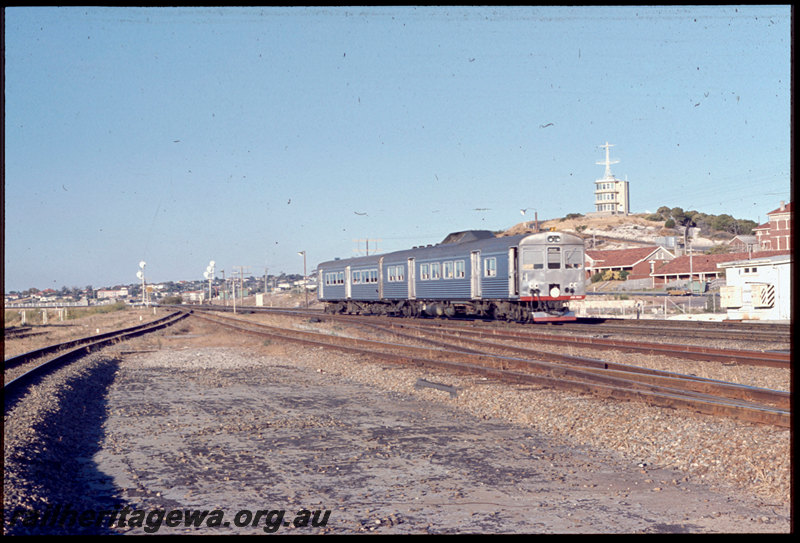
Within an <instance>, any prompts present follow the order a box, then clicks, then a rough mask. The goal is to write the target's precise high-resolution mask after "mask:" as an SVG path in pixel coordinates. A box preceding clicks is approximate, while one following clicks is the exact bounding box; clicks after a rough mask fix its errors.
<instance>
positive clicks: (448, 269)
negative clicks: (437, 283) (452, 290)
mask: <svg viewBox="0 0 800 543" xmlns="http://www.w3.org/2000/svg"><path fill="white" fill-rule="evenodd" d="M452 278H453V262H452V261H450V262H444V263H443V264H442V279H452Z"/></svg>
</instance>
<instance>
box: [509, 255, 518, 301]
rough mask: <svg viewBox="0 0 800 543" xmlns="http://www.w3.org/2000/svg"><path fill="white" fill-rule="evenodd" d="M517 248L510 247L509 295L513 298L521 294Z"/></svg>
mask: <svg viewBox="0 0 800 543" xmlns="http://www.w3.org/2000/svg"><path fill="white" fill-rule="evenodd" d="M517 252H518V251H517V248H516V247H509V248H508V295H509V296H510V297H512V298H515V297H517V296H519V281H517V278H518V276H519V274H518V273H517Z"/></svg>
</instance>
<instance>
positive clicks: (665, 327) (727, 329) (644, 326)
mask: <svg viewBox="0 0 800 543" xmlns="http://www.w3.org/2000/svg"><path fill="white" fill-rule="evenodd" d="M198 309H200V310H211V311H224V312H230V311H232V308H230V307H222V306H199V307H198ZM238 312H239V313H241V314H247V313H253V312H255V313H271V314H283V315H298V316H300V315H307V316H319V317H321V318H332V317H340V316H341V317H348V316H349V317H353V315H338V314H337V315H331V314H329V313H323V312H322V311H321V310H314V309H303V308H267V307H251V306H240V307H239V308H238ZM369 318H372V319H375V318H389V317H380V316H369ZM391 318H395V319H398V320H408V319H402V318H400V317H391ZM411 320H418V321H421V322H429V321H431V320H438V319H425V318H420V319H411ZM447 322H449V323H471V324H473V325H475V326H485V327H486V328H500V329H506V328H512V329H514V328H517V329H520V328H522V329H530V330H536V329H547V330H551V331H552V330H554V329H558V330H559V331H570V332H578V333H592V334H614V333H618V334H625V335H645V336H656V337H669V336H676V337H682V338H698V339H720V340H728V341H758V342H767V343H768V342H775V343H783V344H787V345H788V344H789V343H790V342H791V338H792V336H791V331H792V328H791V325H789V324H782V323H757V322H752V323H748V322H745V321H721V322H719V321H714V322H705V321H691V322H689V321H675V320H652V319H641V320H637V319H603V318H579V319H578V320H577V321H576V322H559V323H551V324H548V325H530V324H526V325H523V326H521V327H520V325H517V324H515V323H507V322H505V321H493V320H485V319H479V318H465V319H457V318H454V319H447Z"/></svg>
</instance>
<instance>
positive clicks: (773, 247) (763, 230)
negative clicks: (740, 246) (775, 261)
mask: <svg viewBox="0 0 800 543" xmlns="http://www.w3.org/2000/svg"><path fill="white" fill-rule="evenodd" d="M767 217H769V220H768V221H767V222H766V223H764V224H761V225H759V226H757V227H756V228H754V229H753V232H754V233H755V235H756V237H757V238H758V244H759V246H760V247H761V249H762V250H764V251H780V250H784V249H791V248H792V202H789V203H788V204H787V203H784V202H781V205H780V207H778V209H775V210H773V211H770V212H769V213H767Z"/></svg>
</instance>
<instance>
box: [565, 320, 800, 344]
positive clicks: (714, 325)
mask: <svg viewBox="0 0 800 543" xmlns="http://www.w3.org/2000/svg"><path fill="white" fill-rule="evenodd" d="M587 328H588V329H590V330H592V331H594V332H596V333H601V332H608V333H623V334H642V335H657V336H663V335H676V336H681V337H692V338H704V339H724V340H734V341H742V340H743V341H765V342H769V341H774V342H781V343H789V342H790V341H791V326H790V325H788V324H778V323H759V324H745V323H742V322H728V321H724V322H703V321H691V322H689V321H671V320H657V321H656V320H651V319H642V320H635V319H579V320H578V321H577V322H575V323H564V325H563V329H565V330H581V331H583V330H586V329H587Z"/></svg>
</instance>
